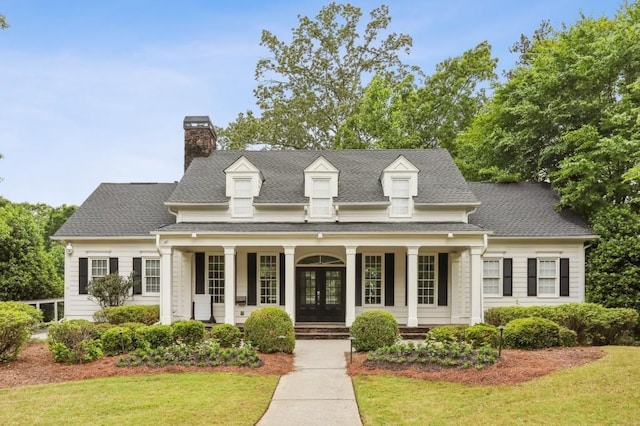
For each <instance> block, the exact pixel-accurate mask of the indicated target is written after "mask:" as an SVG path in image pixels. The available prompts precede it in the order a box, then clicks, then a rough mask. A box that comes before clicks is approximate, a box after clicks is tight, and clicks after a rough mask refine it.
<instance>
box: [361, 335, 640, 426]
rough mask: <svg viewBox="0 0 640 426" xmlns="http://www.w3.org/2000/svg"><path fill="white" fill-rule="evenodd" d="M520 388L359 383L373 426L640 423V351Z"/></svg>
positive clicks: (612, 355) (611, 353)
mask: <svg viewBox="0 0 640 426" xmlns="http://www.w3.org/2000/svg"><path fill="white" fill-rule="evenodd" d="M603 350H604V351H605V352H606V356H605V357H603V358H602V359H600V360H598V361H596V362H594V363H591V364H587V365H584V366H580V367H575V368H572V369H568V370H563V371H560V372H557V373H554V374H550V375H548V376H545V377H542V378H539V379H536V380H533V381H530V382H525V383H522V384H520V385H501V386H491V387H489V386H467V385H462V384H456V383H445V382H429V381H423V380H417V379H408V378H403V377H394V376H358V377H355V378H354V380H353V382H354V386H355V392H356V399H357V400H358V406H359V409H360V415H361V417H362V421H363V423H364V424H365V425H413V424H415V425H418V424H419V425H446V424H473V425H479V424H486V425H489V424H491V425H493V424H553V425H558V424H566V425H577V424H598V425H606V424H610V425H625V424H627V425H632V424H633V425H635V424H638V422H639V421H640V420H639V419H640V348H633V347H605V348H603Z"/></svg>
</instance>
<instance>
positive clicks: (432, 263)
mask: <svg viewBox="0 0 640 426" xmlns="http://www.w3.org/2000/svg"><path fill="white" fill-rule="evenodd" d="M435 303H436V257H435V256H434V255H429V256H418V304H420V305H434V304H435Z"/></svg>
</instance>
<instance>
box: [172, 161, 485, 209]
mask: <svg viewBox="0 0 640 426" xmlns="http://www.w3.org/2000/svg"><path fill="white" fill-rule="evenodd" d="M400 155H404V156H405V157H406V158H407V159H408V160H409V161H411V162H412V163H413V164H414V165H415V166H416V167H417V168H418V169H419V170H420V172H419V174H418V196H417V197H415V198H414V201H415V202H417V203H475V202H476V201H477V200H476V198H475V196H474V195H473V193H472V192H471V191H470V190H469V188H468V186H467V183H466V181H465V180H464V178H463V177H462V174H461V173H460V171H459V170H458V168H457V167H456V165H455V163H454V162H453V160H452V158H451V155H450V154H449V152H448V151H447V150H444V149H427V150H395V149H392V150H338V151H216V152H213V153H212V154H211V155H210V156H209V157H208V158H197V159H195V160H194V161H193V162H192V163H191V166H190V167H189V169H188V170H187V172H186V173H185V175H184V177H183V178H182V180H181V181H180V183H179V184H178V187H177V188H176V190H175V191H174V193H173V194H171V197H169V199H168V201H169V202H171V203H178V204H179V203H223V202H226V201H228V198H227V197H226V196H225V173H224V170H225V169H226V168H227V167H229V166H230V165H231V164H233V162H235V161H236V160H237V159H238V158H240V157H241V156H245V157H246V158H247V159H248V160H249V161H251V163H253V165H254V166H256V167H257V168H258V169H259V170H260V171H261V172H262V175H263V177H264V182H263V184H262V189H261V191H260V195H259V196H258V197H256V198H254V202H255V203H306V202H308V199H307V198H306V197H305V196H304V169H305V168H306V167H307V166H309V165H310V164H311V163H312V162H313V161H314V160H316V159H317V158H318V157H319V156H324V157H325V158H326V159H327V160H328V161H329V162H330V163H331V164H333V165H334V166H335V167H336V168H337V169H338V170H339V171H340V177H339V184H338V197H337V198H336V199H335V200H334V201H335V202H336V203H341V202H342V203H349V202H383V201H388V198H387V197H385V196H384V195H383V193H382V185H381V183H380V180H379V179H380V175H381V173H382V170H384V169H385V168H386V167H387V166H388V165H389V164H391V162H393V161H394V160H395V159H396V158H398V156H400Z"/></svg>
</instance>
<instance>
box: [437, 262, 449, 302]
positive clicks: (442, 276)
mask: <svg viewBox="0 0 640 426" xmlns="http://www.w3.org/2000/svg"><path fill="white" fill-rule="evenodd" d="M448 289H449V253H438V306H447V301H448V300H449V294H448V293H447V291H448Z"/></svg>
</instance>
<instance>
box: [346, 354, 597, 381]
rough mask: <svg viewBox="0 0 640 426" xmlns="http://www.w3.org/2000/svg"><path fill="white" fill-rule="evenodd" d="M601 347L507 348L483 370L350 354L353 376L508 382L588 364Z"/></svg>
mask: <svg viewBox="0 0 640 426" xmlns="http://www.w3.org/2000/svg"><path fill="white" fill-rule="evenodd" d="M602 356H604V352H602V350H601V349H600V348H598V347H575V348H550V349H542V350H537V351H523V350H514V349H506V350H503V351H502V357H501V358H500V360H499V361H498V362H497V363H496V364H494V365H491V366H489V367H485V368H483V369H481V370H476V369H475V368H466V369H463V368H442V367H438V366H435V367H434V366H422V365H411V366H404V365H402V366H398V365H397V364H382V363H373V362H371V361H367V355H366V354H361V353H354V354H353V362H352V363H350V362H349V360H350V358H349V355H348V354H347V372H348V374H349V375H350V376H356V375H374V374H386V375H389V374H392V375H396V376H403V377H410V378H414V379H422V380H432V381H445V382H458V383H466V384H469V385H505V384H516V383H522V382H526V381H529V380H532V379H535V378H536V377H540V376H544V375H545V374H549V373H552V372H554V371H558V370H563V369H566V368H571V367H575V366H578V365H583V364H587V363H589V362H593V361H595V360H597V359H600V358H602Z"/></svg>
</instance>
